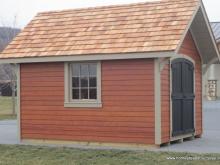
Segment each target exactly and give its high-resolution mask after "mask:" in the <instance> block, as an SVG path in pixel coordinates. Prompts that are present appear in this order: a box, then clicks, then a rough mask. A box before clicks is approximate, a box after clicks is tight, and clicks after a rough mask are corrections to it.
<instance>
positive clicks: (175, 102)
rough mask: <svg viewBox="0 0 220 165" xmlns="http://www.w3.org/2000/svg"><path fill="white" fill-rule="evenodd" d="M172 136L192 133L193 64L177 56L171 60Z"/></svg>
mask: <svg viewBox="0 0 220 165" xmlns="http://www.w3.org/2000/svg"><path fill="white" fill-rule="evenodd" d="M171 67H172V136H178V135H184V134H188V133H193V132H194V131H195V129H194V98H195V94H194V65H193V63H192V62H191V61H189V60H186V59H183V58H179V59H176V60H173V61H172V64H171Z"/></svg>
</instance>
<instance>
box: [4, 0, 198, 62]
mask: <svg viewBox="0 0 220 165" xmlns="http://www.w3.org/2000/svg"><path fill="white" fill-rule="evenodd" d="M198 3H199V0H161V1H154V2H145V3H136V4H129V5H115V6H105V7H95V8H86V9H74V10H63V11H52V12H43V13H39V14H38V15H37V16H36V17H35V18H34V19H33V20H32V21H31V22H30V23H29V24H28V25H27V27H25V28H24V30H23V31H22V32H21V33H20V34H19V35H18V36H17V37H16V38H15V39H14V40H13V41H12V42H11V43H10V44H9V45H8V47H7V48H6V49H5V50H4V51H3V53H2V54H1V55H0V58H20V57H42V56H63V55H86V54H110V53H111V54H112V53H132V52H139V53H141V52H158V51H173V50H175V49H176V48H177V47H178V44H179V43H180V42H181V38H182V36H183V34H184V32H185V30H186V29H187V27H188V24H189V23H190V20H191V19H192V17H193V13H194V11H195V10H196V8H197V6H198Z"/></svg>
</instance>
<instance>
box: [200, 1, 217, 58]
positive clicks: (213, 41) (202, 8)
mask: <svg viewBox="0 0 220 165" xmlns="http://www.w3.org/2000/svg"><path fill="white" fill-rule="evenodd" d="M201 10H202V14H203V16H204V18H205V22H206V26H207V27H208V30H209V34H210V36H211V38H212V43H213V45H214V47H215V51H216V53H217V56H218V58H219V60H220V54H219V50H218V46H217V42H216V40H215V37H214V33H213V31H212V28H211V26H210V23H209V19H208V16H207V13H206V10H205V7H204V5H203V2H201Z"/></svg>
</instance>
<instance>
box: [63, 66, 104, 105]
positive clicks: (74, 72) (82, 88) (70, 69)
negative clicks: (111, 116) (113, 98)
mask: <svg viewBox="0 0 220 165" xmlns="http://www.w3.org/2000/svg"><path fill="white" fill-rule="evenodd" d="M100 65H101V64H100V63H99V62H96V63H69V64H65V104H64V106H65V107H101V92H100V90H101V89H100V88H101V67H100Z"/></svg>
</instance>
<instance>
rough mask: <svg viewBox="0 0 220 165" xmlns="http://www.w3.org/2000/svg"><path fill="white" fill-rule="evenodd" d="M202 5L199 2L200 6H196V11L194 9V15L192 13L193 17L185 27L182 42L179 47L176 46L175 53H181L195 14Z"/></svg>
mask: <svg viewBox="0 0 220 165" xmlns="http://www.w3.org/2000/svg"><path fill="white" fill-rule="evenodd" d="M200 6H201V3H198V6H197V7H196V9H195V11H194V13H193V15H192V18H191V20H190V21H189V23H188V25H187V28H186V29H185V31H184V33H183V35H182V38H181V40H180V42H179V44H178V46H177V48H176V50H175V53H176V54H178V53H179V50H180V48H181V45H182V44H183V41H184V39H185V37H186V35H187V32H188V31H189V29H190V26H191V25H192V22H193V20H194V18H195V16H196V14H197V12H198V11H199V8H200Z"/></svg>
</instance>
